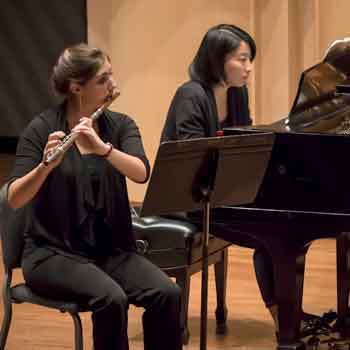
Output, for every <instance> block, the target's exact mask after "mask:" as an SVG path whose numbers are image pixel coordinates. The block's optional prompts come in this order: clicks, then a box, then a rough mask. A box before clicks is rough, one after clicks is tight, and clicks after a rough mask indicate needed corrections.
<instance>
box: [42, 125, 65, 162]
mask: <svg viewBox="0 0 350 350" xmlns="http://www.w3.org/2000/svg"><path fill="white" fill-rule="evenodd" d="M64 136H65V133H64V132H63V131H55V132H53V133H51V134H50V135H49V137H48V140H47V143H46V146H45V148H44V154H43V162H44V164H46V160H47V159H48V156H49V154H51V152H53V151H54V150H55V149H56V148H57V147H58V146H59V145H60V144H61V143H62V139H63V138H64ZM60 158H61V157H59V159H58V160H57V161H56V162H53V166H57V165H58V164H59V162H60Z"/></svg>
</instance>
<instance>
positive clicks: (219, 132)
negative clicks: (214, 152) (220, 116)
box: [216, 130, 225, 136]
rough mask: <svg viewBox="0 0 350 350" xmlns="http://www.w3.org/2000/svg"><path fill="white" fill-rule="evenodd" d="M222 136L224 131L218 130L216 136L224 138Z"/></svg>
mask: <svg viewBox="0 0 350 350" xmlns="http://www.w3.org/2000/svg"><path fill="white" fill-rule="evenodd" d="M224 135H225V133H224V130H218V131H217V132H216V136H224Z"/></svg>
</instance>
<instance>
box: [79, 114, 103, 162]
mask: <svg viewBox="0 0 350 350" xmlns="http://www.w3.org/2000/svg"><path fill="white" fill-rule="evenodd" d="M72 131H73V132H74V133H78V134H79V136H78V138H77V139H76V141H75V142H76V144H77V145H78V147H79V149H80V150H81V151H83V152H84V153H95V154H97V155H102V154H105V153H106V152H107V151H108V149H109V146H108V145H106V144H105V143H104V142H103V141H102V140H101V138H100V136H99V135H98V134H97V132H96V130H95V129H94V127H93V125H92V120H91V119H90V118H85V117H84V118H81V119H80V123H79V124H78V125H77V126H76V127H75V128H74V129H73V130H72Z"/></svg>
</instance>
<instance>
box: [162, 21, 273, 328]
mask: <svg viewBox="0 0 350 350" xmlns="http://www.w3.org/2000/svg"><path fill="white" fill-rule="evenodd" d="M255 53H256V46H255V42H254V40H253V39H252V37H251V36H250V35H249V34H248V33H246V32H245V31H243V30H242V29H240V28H238V27H236V26H233V25H228V24H220V25H217V26H215V27H212V28H210V29H209V31H208V32H207V33H206V34H205V36H204V38H203V40H202V42H201V44H200V47H199V49H198V51H197V53H196V55H195V57H194V59H193V62H192V64H191V65H190V67H189V75H190V80H189V81H188V82H186V83H184V84H183V85H182V86H180V87H179V88H178V90H177V91H176V94H175V96H174V98H173V100H172V102H171V105H170V108H169V111H168V115H167V118H166V122H165V125H164V128H163V131H162V136H161V141H162V142H163V141H169V140H184V139H191V138H200V137H213V136H216V135H217V134H218V131H220V130H221V129H223V128H224V127H229V126H243V125H249V124H251V119H250V117H249V108H248V93H247V88H246V84H247V81H248V78H249V75H250V72H251V70H252V61H253V59H254V57H255ZM189 217H190V218H191V220H193V221H194V222H196V223H200V222H201V221H199V220H198V219H199V218H198V215H195V214H189ZM211 229H212V232H215V235H216V236H219V237H220V238H222V239H224V240H225V239H226V240H227V241H230V242H234V243H235V244H238V245H241V246H244V247H249V248H253V249H255V252H254V267H255V272H256V277H257V281H258V284H259V287H260V291H261V294H262V297H263V300H264V302H265V305H266V307H267V308H268V309H269V311H270V313H271V315H272V318H273V320H274V322H275V325H276V330H278V321H277V307H276V302H275V295H274V287H273V266H272V262H271V258H270V256H269V254H268V253H267V251H266V250H265V249H263V248H262V247H260V246H259V245H258V242H256V241H255V240H253V239H250V238H249V237H247V236H245V235H242V234H240V233H239V232H233V231H232V230H230V228H229V227H228V226H227V225H222V224H218V223H215V221H214V222H212V223H211ZM232 237H234V239H233V238H232Z"/></svg>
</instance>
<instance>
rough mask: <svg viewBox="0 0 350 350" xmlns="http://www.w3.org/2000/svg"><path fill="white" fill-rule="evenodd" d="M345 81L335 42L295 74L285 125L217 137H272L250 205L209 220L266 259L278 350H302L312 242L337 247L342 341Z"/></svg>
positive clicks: (348, 58) (349, 148)
mask: <svg viewBox="0 0 350 350" xmlns="http://www.w3.org/2000/svg"><path fill="white" fill-rule="evenodd" d="M349 76H350V42H349V41H346V40H344V41H338V42H337V43H335V44H334V45H333V46H332V47H331V48H330V49H329V51H328V53H327V55H326V57H325V58H324V60H323V61H322V62H320V63H318V64H316V65H315V66H313V67H311V68H309V69H307V70H306V71H305V72H303V73H302V75H301V78H300V82H299V87H298V92H297V95H296V98H295V101H294V103H293V106H292V108H291V111H290V113H289V115H288V116H287V117H286V118H283V119H282V120H280V121H278V122H276V123H274V124H271V125H263V126H259V127H252V128H240V129H239V128H231V129H225V135H232V134H245V133H252V132H261V131H271V132H274V133H275V135H276V138H275V143H274V146H273V151H272V155H271V158H270V162H269V165H268V168H267V171H266V173H265V177H264V179H263V182H262V185H261V187H260V189H259V192H258V195H257V197H256V200H255V202H254V203H253V204H249V205H246V206H225V207H222V208H220V209H219V210H217V211H215V219H216V221H220V220H222V221H223V222H225V223H229V224H230V226H231V227H232V228H234V229H236V230H238V231H240V232H242V233H246V234H247V235H250V236H252V237H254V238H255V239H257V240H258V241H259V242H260V243H261V244H262V245H263V246H264V247H265V248H266V249H267V250H268V251H269V253H270V255H271V257H272V261H273V265H274V280H275V288H276V289H275V290H276V298H277V302H278V310H279V339H278V345H277V349H279V350H282V349H283V350H292V349H293V350H296V349H298V350H299V349H305V344H304V342H303V341H302V340H300V334H299V329H300V320H301V315H302V295H303V281H304V270H305V254H306V252H307V250H308V247H309V246H310V244H311V243H312V241H314V240H316V239H321V238H336V239H337V294H338V295H337V313H338V322H337V323H338V327H339V331H340V334H341V335H342V336H343V337H349V335H350V322H349V320H350V312H349V310H348V300H349V288H350V269H349V266H348V265H349V263H348V252H349V246H350V244H349V241H350V239H349V235H348V233H347V232H350V186H349V183H350V162H349V159H348V154H347V152H350V137H349V136H350V94H349V92H350V80H349ZM233 241H234V240H233Z"/></svg>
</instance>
